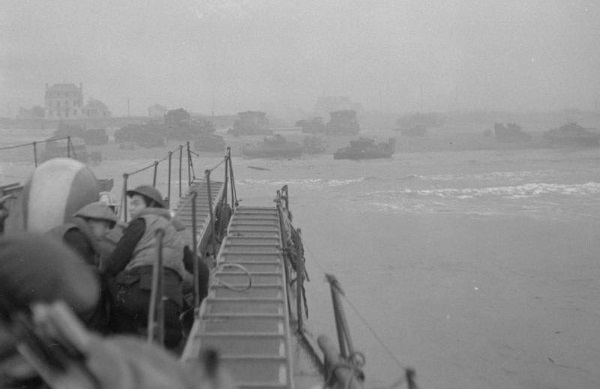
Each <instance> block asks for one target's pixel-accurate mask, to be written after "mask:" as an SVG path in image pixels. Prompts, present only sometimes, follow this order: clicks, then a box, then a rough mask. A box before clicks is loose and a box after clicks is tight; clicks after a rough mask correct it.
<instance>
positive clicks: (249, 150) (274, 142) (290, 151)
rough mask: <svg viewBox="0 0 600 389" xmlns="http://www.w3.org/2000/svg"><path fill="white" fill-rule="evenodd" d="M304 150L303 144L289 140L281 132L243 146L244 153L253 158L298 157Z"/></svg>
mask: <svg viewBox="0 0 600 389" xmlns="http://www.w3.org/2000/svg"><path fill="white" fill-rule="evenodd" d="M303 152H304V145H303V144H300V143H297V142H289V141H288V140H287V139H285V138H284V137H283V136H282V135H279V134H276V135H273V136H267V137H265V138H264V139H263V141H262V142H261V143H258V144H248V145H245V146H242V154H243V155H245V156H247V157H251V158H297V157H300V156H301V155H302V153H303Z"/></svg>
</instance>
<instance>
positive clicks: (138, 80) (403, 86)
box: [0, 0, 600, 115]
mask: <svg viewBox="0 0 600 389" xmlns="http://www.w3.org/2000/svg"><path fill="white" fill-rule="evenodd" d="M0 4H1V5H2V6H1V7H0V17H1V19H0V23H1V31H0V82H1V84H2V85H1V90H0V99H1V103H2V107H1V109H0V114H2V113H4V114H6V112H7V107H8V104H9V103H10V106H11V109H12V113H13V115H14V114H15V113H16V112H17V110H18V107H19V106H25V107H31V106H33V105H36V104H39V105H43V95H44V88H45V84H46V83H49V84H54V83H61V82H67V83H74V84H76V85H79V83H83V86H84V96H85V99H86V101H87V100H88V99H89V98H95V99H99V100H101V101H103V102H105V103H106V104H107V105H108V106H109V108H110V109H111V111H112V112H113V114H114V115H121V114H125V113H126V112H127V99H128V98H129V99H130V101H131V111H132V113H133V114H145V113H146V108H147V107H148V106H150V105H152V104H155V103H159V104H162V105H165V106H167V107H168V108H177V107H184V108H186V109H189V110H192V111H195V112H205V113H209V112H211V110H213V109H214V110H215V113H217V114H219V113H236V112H238V111H242V110H248V109H267V110H268V109H273V110H280V111H281V110H285V109H302V110H304V111H306V112H311V111H312V109H313V107H314V104H315V102H316V99H317V98H318V96H320V95H329V96H330V95H343V96H348V97H350V98H351V99H352V101H354V102H358V103H361V104H362V105H363V107H364V108H365V109H366V110H384V111H391V112H406V111H416V110H425V111H429V110H440V111H446V110H453V109H498V110H530V109H536V110H551V109H561V108H581V109H594V108H595V107H596V105H597V104H598V103H597V101H598V100H600V2H598V1H594V0H590V1H583V0H564V1H559V0H544V1H542V0H540V1H535V0H520V1H511V0H502V1H492V0H489V1H477V0H472V1H466V0H465V1H424V0H414V1H401V0H389V1H388V0H371V1H367V0H363V1H359V0H177V1H169V0H127V1H123V0H97V1H88V0H44V1H26V0H0Z"/></svg>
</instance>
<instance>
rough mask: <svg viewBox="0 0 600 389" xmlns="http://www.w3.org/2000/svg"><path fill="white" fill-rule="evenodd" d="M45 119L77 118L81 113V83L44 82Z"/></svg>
mask: <svg viewBox="0 0 600 389" xmlns="http://www.w3.org/2000/svg"><path fill="white" fill-rule="evenodd" d="M44 101H45V106H44V111H45V117H46V118H47V119H77V118H80V117H82V116H84V113H83V111H82V110H83V84H79V87H77V86H75V84H54V85H52V86H51V87H49V86H48V84H46V93H45V96H44Z"/></svg>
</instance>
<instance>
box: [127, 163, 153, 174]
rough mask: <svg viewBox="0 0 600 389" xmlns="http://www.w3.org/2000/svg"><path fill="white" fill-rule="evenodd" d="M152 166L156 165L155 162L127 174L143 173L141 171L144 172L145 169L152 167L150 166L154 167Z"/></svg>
mask: <svg viewBox="0 0 600 389" xmlns="http://www.w3.org/2000/svg"><path fill="white" fill-rule="evenodd" d="M152 167H154V162H152V164H151V165H148V166H146V167H143V168H141V169H138V170H136V171H134V172H131V173H125V174H127V175H128V176H132V175H134V174H138V173H141V172H143V171H145V170H148V169H150V168H152Z"/></svg>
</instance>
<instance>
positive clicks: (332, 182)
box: [238, 177, 369, 188]
mask: <svg viewBox="0 0 600 389" xmlns="http://www.w3.org/2000/svg"><path fill="white" fill-rule="evenodd" d="M367 179H369V178H368V177H360V178H354V179H345V180H338V179H324V178H301V179H285V180H255V179H243V180H239V181H238V185H248V186H253V185H267V186H283V185H289V186H302V187H310V188H316V187H335V186H344V185H350V184H355V183H360V182H363V181H365V180H367Z"/></svg>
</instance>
